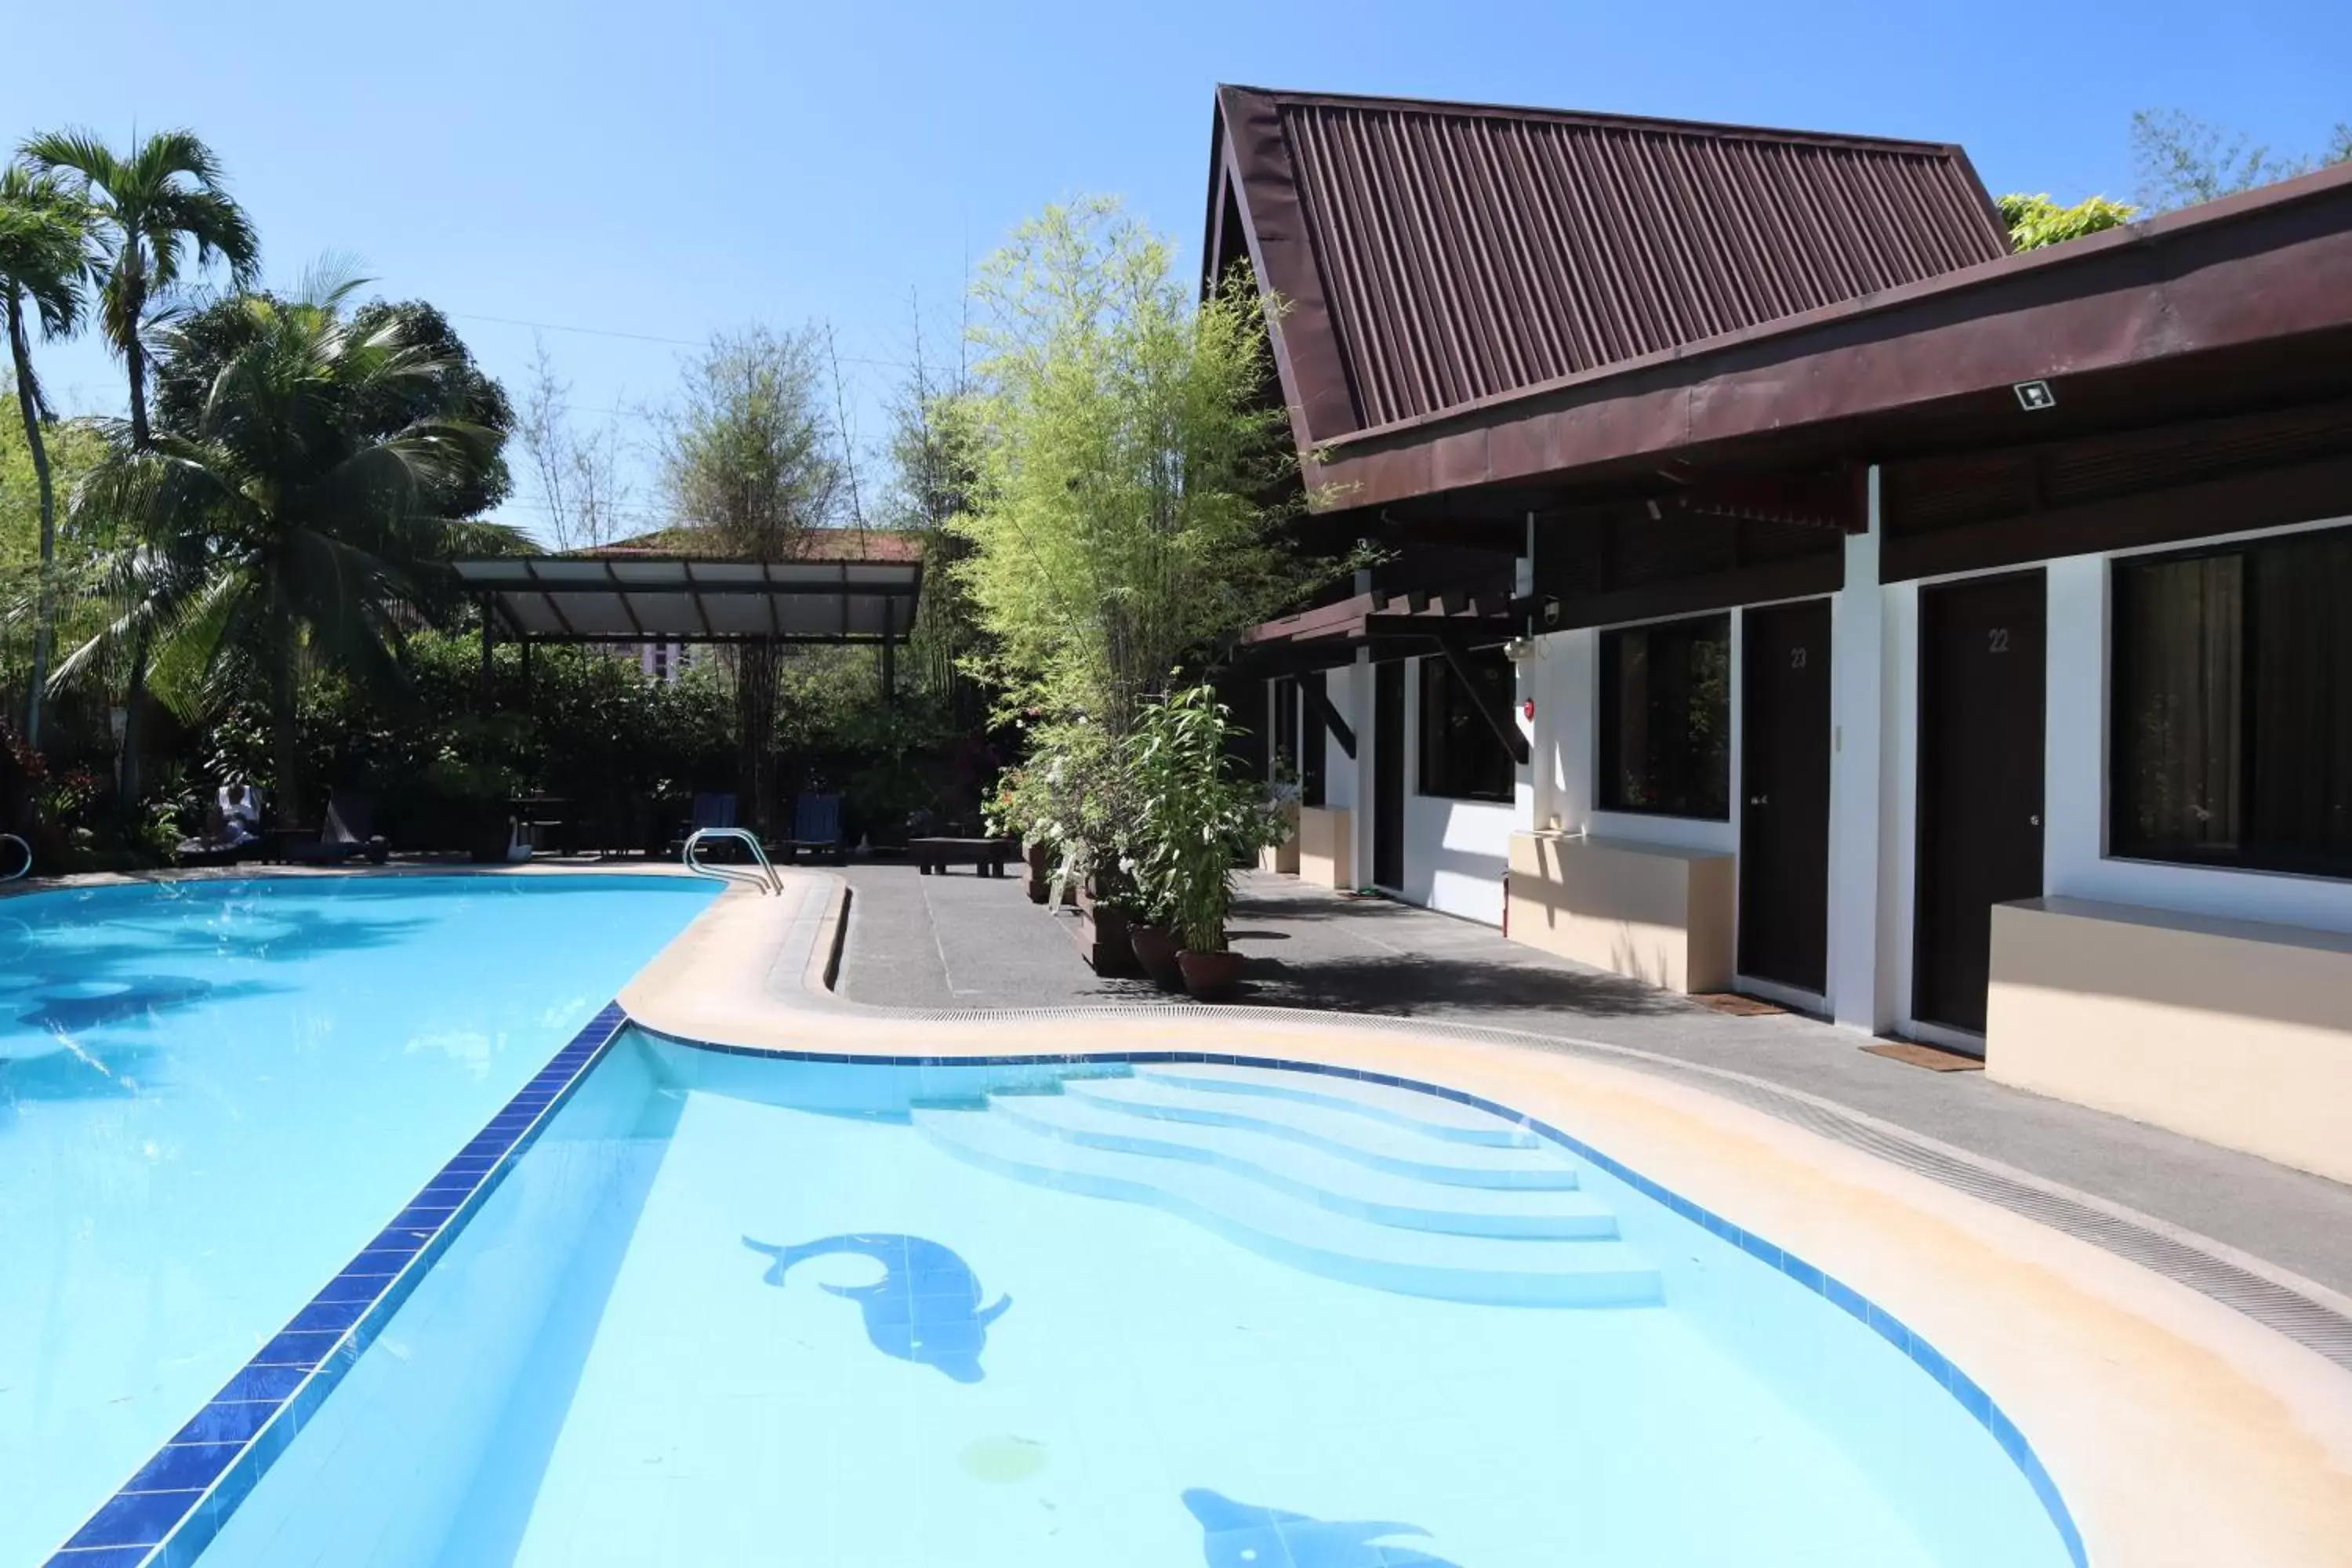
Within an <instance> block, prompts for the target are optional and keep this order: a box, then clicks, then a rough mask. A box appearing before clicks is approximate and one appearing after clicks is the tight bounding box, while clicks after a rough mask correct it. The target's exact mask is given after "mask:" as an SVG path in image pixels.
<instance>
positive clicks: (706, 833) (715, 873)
mask: <svg viewBox="0 0 2352 1568" xmlns="http://www.w3.org/2000/svg"><path fill="white" fill-rule="evenodd" d="M713 838H732V839H734V840H735V841H736V842H737V843H739V844H741V845H743V846H744V847H746V848H748V849H750V850H751V858H752V859H754V860H756V861H758V862H759V863H760V869H759V871H758V873H757V874H754V873H753V872H751V871H750V870H747V869H745V868H740V867H736V866H709V865H705V864H704V863H703V862H701V861H699V860H698V859H696V858H694V847H695V846H696V845H698V844H702V843H705V842H707V841H709V840H710V839H713ZM678 858H680V859H682V860H684V861H685V862H686V868H687V869H688V870H689V871H691V872H693V873H694V874H695V875H696V876H698V877H709V878H710V879H712V880H714V881H719V882H736V883H740V885H742V886H744V887H747V888H757V889H759V890H760V891H761V893H774V894H777V895H779V896H782V893H783V890H784V879H782V877H779V876H777V875H776V868H774V867H773V866H771V865H770V864H768V852H767V851H766V850H765V849H762V848H761V847H760V837H759V835H757V834H755V833H753V832H752V831H751V829H750V828H748V827H698V828H696V829H695V830H694V831H693V832H692V833H689V834H688V835H687V836H686V845H685V847H683V848H681V849H680V850H679V851H678Z"/></svg>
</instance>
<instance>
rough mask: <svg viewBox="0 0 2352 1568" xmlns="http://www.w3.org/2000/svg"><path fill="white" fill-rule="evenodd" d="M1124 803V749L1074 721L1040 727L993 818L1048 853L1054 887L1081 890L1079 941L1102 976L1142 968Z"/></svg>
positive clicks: (1009, 833)
mask: <svg viewBox="0 0 2352 1568" xmlns="http://www.w3.org/2000/svg"><path fill="white" fill-rule="evenodd" d="M1125 801H1126V787H1125V780H1124V777H1123V774H1122V765H1121V760H1120V757H1119V754H1118V747H1117V746H1116V744H1114V743H1113V742H1111V741H1110V739H1109V738H1108V736H1106V735H1105V734H1104V732H1103V731H1102V730H1101V728H1100V727H1099V726H1098V725H1093V724H1089V723H1088V722H1087V721H1086V720H1085V719H1084V718H1074V719H1068V720H1061V721H1052V722H1046V723H1040V724H1038V725H1036V726H1035V728H1034V731H1032V734H1031V738H1030V752H1029V761H1028V763H1027V765H1025V766H1024V767H1022V768H1019V769H1016V770H1014V771H1013V773H1008V774H1007V775H1006V782H1005V784H1004V787H1003V789H1001V790H1000V791H999V792H998V795H997V797H996V799H995V800H994V801H993V802H992V803H991V805H990V806H989V809H988V812H987V817H988V824H989V830H990V831H991V832H992V833H993V834H997V835H1001V836H1003V837H1018V838H1019V839H1020V840H1021V841H1022V842H1023V843H1024V845H1026V846H1028V847H1030V848H1031V849H1032V850H1033V851H1038V850H1042V851H1043V854H1044V858H1045V860H1046V861H1047V862H1048V863H1049V864H1050V865H1051V867H1052V868H1053V870H1052V876H1051V879H1050V881H1051V882H1057V883H1060V884H1061V885H1063V886H1066V887H1070V888H1073V889H1075V890H1076V904H1077V909H1078V918H1077V920H1076V922H1075V923H1074V925H1073V927H1072V935H1073V936H1074V937H1075V939H1076V942H1077V944H1078V952H1079V955H1080V956H1081V957H1083V958H1084V959H1085V960H1086V961H1087V963H1088V964H1089V965H1090V966H1092V967H1093V969H1094V970H1095V972H1096V973H1098V974H1132V973H1135V968H1136V958H1135V950H1134V948H1133V946H1132V945H1131V944H1130V943H1129V940H1128V929H1129V921H1130V920H1131V919H1132V918H1133V917H1134V916H1135V915H1136V914H1137V913H1139V907H1140V900H1139V897H1138V893H1137V889H1136V887H1135V885H1134V882H1133V880H1132V873H1131V871H1130V869H1129V867H1128V866H1127V865H1126V864H1124V860H1125V857H1124V856H1123V855H1122V854H1121V852H1120V850H1119V840H1120V833H1121V826H1120V825H1121V824H1122V823H1123V822H1124V821H1125V820H1126V819H1127V817H1128V816H1129V811H1128V808H1127V806H1126V805H1125V804H1124V803H1125ZM1048 897H1050V893H1049V894H1048Z"/></svg>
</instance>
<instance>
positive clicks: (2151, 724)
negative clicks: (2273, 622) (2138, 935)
mask: <svg viewBox="0 0 2352 1568" xmlns="http://www.w3.org/2000/svg"><path fill="white" fill-rule="evenodd" d="M2244 567H2245V563H2244V559H2243V557H2242V556H2237V555H2211V556H2204V557H2200V558H2196V559H2191V560H2186V561H2159V562H2150V563H2144V564H2134V565H2131V566H2127V567H2126V568H2124V569H2123V570H2121V571H2119V572H2118V573H2117V574H2116V623H2117V625H2116V629H2117V634H2118V636H2117V647H2116V652H2117V655H2118V657H2117V658H2116V660H2115V665H2114V668H2115V672H2116V692H2115V716H2114V724H2115V728H2116V779H2115V781H2114V783H2115V786H2116V790H2115V793H2116V804H2117V807H2118V809H2117V811H2116V823H2115V825H2114V828H2113V832H2112V834H2111V837H2112V839H2113V847H2114V849H2115V851H2116V853H2117V854H2122V855H2160V856H2182V855H2186V856H2191V857H2195V856H2199V855H2214V854H2219V855H2227V854H2228V853H2230V852H2231V851H2234V850H2236V849H2237V847H2239V841H2240V837H2241V835H2242V821H2241V811H2240V800H2241V795H2242V791H2241V789H2240V773H2241V771H2242V759H2243V757H2244V754H2245V747H2244V738H2243V731H2242V729H2241V710H2242V702H2241V700H2240V698H2241V693H2242V689H2243V685H2244V673H2243V667H2242V647H2243V646H2244V637H2243V620H2244V611H2245V570H2244Z"/></svg>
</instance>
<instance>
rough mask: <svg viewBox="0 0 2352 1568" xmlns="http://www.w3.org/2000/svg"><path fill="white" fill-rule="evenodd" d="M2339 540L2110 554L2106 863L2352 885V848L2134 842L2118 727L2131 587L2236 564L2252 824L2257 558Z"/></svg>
mask: <svg viewBox="0 0 2352 1568" xmlns="http://www.w3.org/2000/svg"><path fill="white" fill-rule="evenodd" d="M2330 534H2335V535H2340V536H2343V537H2344V538H2345V539H2346V540H2347V542H2352V524H2340V523H2338V524H2331V525H2328V526H2323V527H2317V528H2293V529H2288V530H2285V531H2281V532H2276V533H2263V534H2257V535H2255V536H2253V537H2252V538H2246V537H2239V538H2235V539H2230V540H2225V541H2217V542H2207V543H2202V544H2196V545H2191V546H2189V547H2188V548H2186V549H2174V550H2150V551H2138V552H2133V553H2131V554H2128V555H2112V556H2109V557H2108V559H2107V562H2106V567H2107V573H2106V583H2105V590H2106V604H2107V624H2106V626H2105V638H2104V641H2105V647H2104V648H2103V649H2102V653H2103V654H2104V657H2105V661H2106V662H2105V682H2104V684H2103V688H2102V690H2103V696H2104V701H2103V703H2102V712H2101V720H2102V721H2103V723H2104V724H2105V735H2104V736H2103V737H2102V751H2101V762H2102V763H2103V765H2104V768H2105V776H2104V778H2103V779H2102V780H2101V790H2100V794H2101V796H2102V798H2101V801H2100V806H2101V815H2100V824H2099V826H2100V837H2101V850H2100V853H2101V858H2105V859H2109V860H2125V861H2131V862H2135V863H2137V864H2141V865H2151V866H2179V867H2185V868H2193V869H2198V870H2208V871H2229V872H2240V873H2246V874H2252V875H2258V876H2259V875H2269V876H2294V877H2310V878H2315V879H2322V880H2326V881H2338V882H2342V881H2352V849H2347V850H2344V851H2337V852H2336V853H2335V854H2334V855H2333V856H2331V855H2330V853H2329V852H2328V851H2326V850H2325V849H2314V850H2294V849H2289V850H2284V851H2281V850H2275V849H2271V848H2268V847H2264V846H2262V845H2258V844H2250V843H2249V842H2248V841H2247V839H2248V833H2249V828H2248V827H2247V826H2242V827H2241V830H2240V834H2239V839H2238V842H2237V844H2236V845H2235V846H2233V847H2230V848H2227V849H2210V850H2199V849H2196V848H2193V847H2182V848H2171V847H2166V846H2164V845H2162V844H2159V843H2152V842H2147V841H2145V840H2141V839H2138V838H2137V837H2134V836H2132V834H2131V832H2130V828H2129V819H2130V817H2131V816H2132V811H2131V807H2132V806H2133V805H2136V804H2137V802H2136V801H2135V800H2134V799H2133V797H2132V796H2131V795H2129V794H2128V793H2127V790H2128V781H2129V780H2130V779H2131V778H2132V776H2133V769H2132V768H2131V766H2130V763H2131V761H2132V759H2131V757H2130V756H2129V754H2128V752H2127V745H2128V731H2127V728H2126V725H2125V724H2124V723H2122V722H2119V717H2120V715H2121V709H2122V695H2123V688H2124V670H2125V655H2126V642H2127V639H2129V638H2131V637H2133V636H2134V634H2135V632H2136V631H2137V617H2136V616H2135V615H2134V614H2133V610H2132V607H2131V603H2132V602H2131V597H2130V595H2128V594H2127V592H2126V587H2125V582H2126V577H2127V576H2128V575H2129V574H2132V573H2136V572H2141V571H2146V570H2148V569H2151V568H2156V567H2162V566H2168V565H2177V564H2181V563H2188V562H2193V561H2213V560H2221V559H2224V558H2231V557H2234V558H2236V559H2238V560H2239V561H2240V562H2241V563H2242V565H2241V566H2240V568H2239V587H2238V594H2239V600H2238V639H2239V646H2238V650H2237V663H2238V668H2237V679H2236V682H2235V689H2234V691H2233V692H2232V697H2231V700H2233V701H2234V702H2235V703H2236V704H2237V706H2238V713H2237V715H2236V717H2237V721H2238V736H2237V755H2236V758H2235V759H2234V761H2235V765H2236V769H2237V773H2236V780H2235V785H2236V790H2237V793H2238V796H2239V808H2238V809H2239V813H2240V816H2241V820H2242V823H2243V824H2247V825H2251V823H2252V821H2253V820H2254V818H2255V813H2256V810H2257V803H2256V799H2255V795H2254V781H2255V778H2256V775H2257V768H2256V762H2257V750H2258V747H2259V744H2260V738H2259V735H2258V731H2257V728H2256V725H2255V723H2254V717H2255V715H2256V714H2257V713H2258V712H2259V711H2260V703H2259V699H2258V697H2257V691H2256V687H2257V677H2258V675H2259V672H2260V671H2259V661H2258V660H2257V658H2255V657H2254V655H2255V651H2256V648H2257V646H2258V636H2259V634H2258V632H2257V629H2256V628H2257V627H2258V626H2259V625H2260V623H2261V617H2262V615H2263V606H2262V595H2261V592H2260V588H2259V584H2258V579H2257V574H2256V573H2255V571H2254V568H2253V561H2252V558H2253V557H2254V556H2256V555H2258V554H2260V553H2262V552H2264V551H2266V550H2271V549H2281V548H2289V547H2292V545H2294V543H2296V542H2303V541H2306V540H2310V539H2314V538H2324V537H2326V536H2327V535H2330Z"/></svg>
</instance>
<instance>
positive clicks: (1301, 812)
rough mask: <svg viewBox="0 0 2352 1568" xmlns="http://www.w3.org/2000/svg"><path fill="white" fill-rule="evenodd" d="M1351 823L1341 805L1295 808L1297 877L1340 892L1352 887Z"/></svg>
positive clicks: (1353, 876) (1353, 827) (1352, 831)
mask: <svg viewBox="0 0 2352 1568" xmlns="http://www.w3.org/2000/svg"><path fill="white" fill-rule="evenodd" d="M1355 844H1356V839H1355V824H1354V822H1353V820H1352V819H1351V818H1350V817H1349V815H1348V811H1347V808H1346V807H1345V806H1337V805H1306V806H1301V807H1299V808H1298V878H1299V880H1301V881H1304V882H1312V883H1314V884H1315V885H1316V886H1317V887H1318V888H1335V889H1339V891H1341V892H1347V891H1349V890H1351V889H1353V888H1354V887H1355V886H1356V856H1355Z"/></svg>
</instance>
